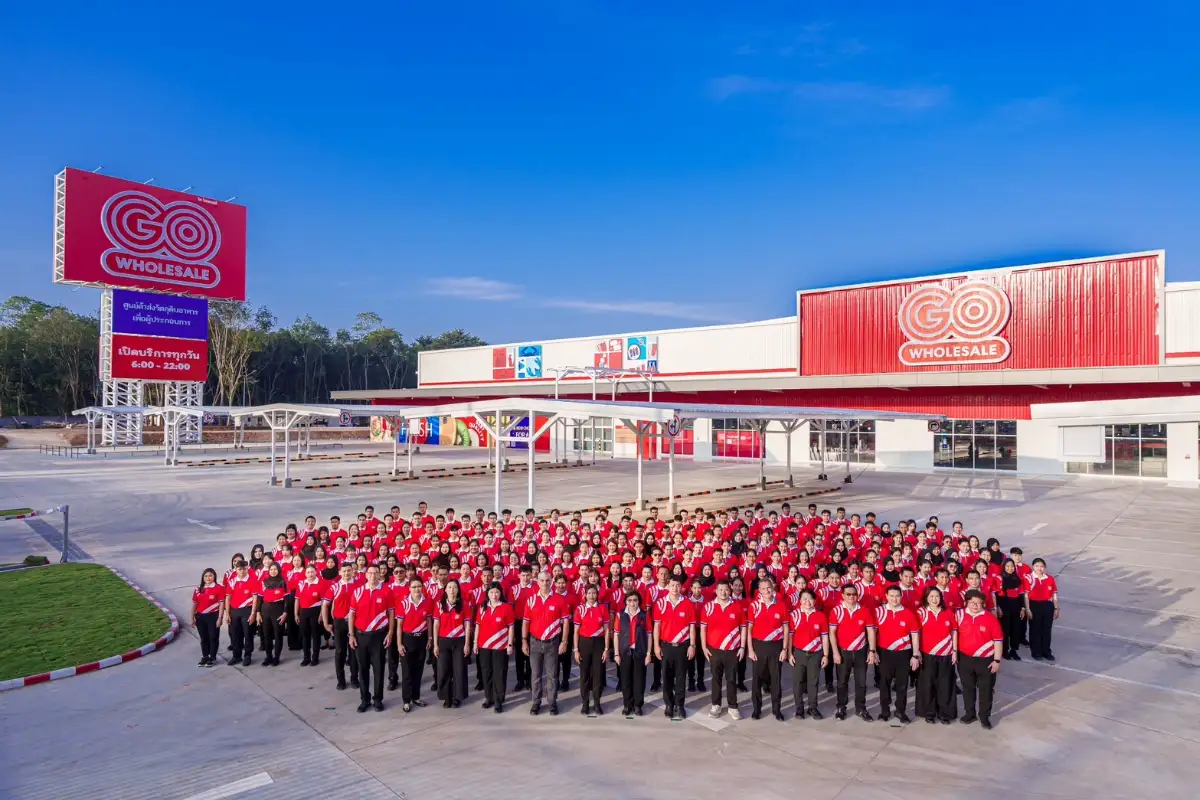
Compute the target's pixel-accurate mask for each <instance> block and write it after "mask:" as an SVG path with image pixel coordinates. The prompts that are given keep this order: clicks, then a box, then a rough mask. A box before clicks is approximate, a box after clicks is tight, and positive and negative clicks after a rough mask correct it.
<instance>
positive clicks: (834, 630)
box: [829, 603, 875, 650]
mask: <svg viewBox="0 0 1200 800" xmlns="http://www.w3.org/2000/svg"><path fill="white" fill-rule="evenodd" d="M874 627H875V615H874V614H872V613H871V609H869V608H867V607H866V606H863V605H856V606H855V607H854V608H853V609H849V608H847V607H846V604H845V603H843V604H842V605H839V606H837V607H835V608H834V609H833V611H832V612H831V613H830V614H829V633H830V635H831V636H834V637H836V639H837V645H838V648H839V649H840V650H862V649H863V648H865V647H866V646H867V629H868V628H874Z"/></svg>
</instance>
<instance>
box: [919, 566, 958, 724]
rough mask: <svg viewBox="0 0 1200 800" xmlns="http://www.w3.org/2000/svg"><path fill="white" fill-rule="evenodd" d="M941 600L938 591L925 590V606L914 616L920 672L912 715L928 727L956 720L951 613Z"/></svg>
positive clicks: (952, 619)
mask: <svg viewBox="0 0 1200 800" xmlns="http://www.w3.org/2000/svg"><path fill="white" fill-rule="evenodd" d="M943 599H944V595H943V593H942V590H941V589H939V588H938V587H936V586H931V587H929V588H928V589H926V590H925V605H924V607H923V608H921V610H920V611H919V612H918V614H917V617H918V619H919V620H920V623H921V671H920V672H919V673H918V674H917V702H916V711H917V715H918V716H922V717H924V718H925V721H926V722H928V723H930V724H933V723H934V722H936V721H939V720H940V721H941V722H942V724H943V725H949V724H950V720H952V719H954V718H955V717H956V716H958V700H957V699H956V697H955V693H954V664H955V662H957V661H958V648H957V647H956V646H955V639H956V634H955V628H956V620H955V618H954V611H953V609H950V608H946V607H945V605H943V602H942V601H943Z"/></svg>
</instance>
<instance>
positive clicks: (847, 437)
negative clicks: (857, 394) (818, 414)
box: [808, 419, 875, 464]
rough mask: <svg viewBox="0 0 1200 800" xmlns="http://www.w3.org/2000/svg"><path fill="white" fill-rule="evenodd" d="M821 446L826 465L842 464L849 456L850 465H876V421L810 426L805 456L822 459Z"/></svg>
mask: <svg viewBox="0 0 1200 800" xmlns="http://www.w3.org/2000/svg"><path fill="white" fill-rule="evenodd" d="M822 444H823V446H824V450H825V461H826V462H833V463H837V462H842V463H845V461H846V456H847V454H849V456H850V461H851V463H854V464H874V463H875V420H873V419H841V420H827V421H825V422H823V423H822V422H821V421H819V420H814V421H813V422H811V423H810V424H809V433H808V450H809V453H808V457H809V458H810V459H811V460H813V461H820V460H821V449H822Z"/></svg>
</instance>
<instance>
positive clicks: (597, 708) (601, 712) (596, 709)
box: [592, 703, 604, 717]
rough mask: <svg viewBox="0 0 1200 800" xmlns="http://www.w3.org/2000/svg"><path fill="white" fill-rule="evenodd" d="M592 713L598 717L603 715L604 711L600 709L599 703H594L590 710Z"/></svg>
mask: <svg viewBox="0 0 1200 800" xmlns="http://www.w3.org/2000/svg"><path fill="white" fill-rule="evenodd" d="M592 713H593V714H595V715H596V716H597V717H599V716H601V715H602V714H604V709H603V708H601V707H600V704H599V703H596V707H595V708H593V709H592Z"/></svg>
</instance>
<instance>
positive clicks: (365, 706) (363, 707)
mask: <svg viewBox="0 0 1200 800" xmlns="http://www.w3.org/2000/svg"><path fill="white" fill-rule="evenodd" d="M370 707H371V704H370V703H359V704H358V713H360V714H365V713H366V711H367V709H368V708H370Z"/></svg>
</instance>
